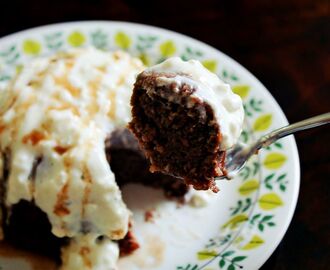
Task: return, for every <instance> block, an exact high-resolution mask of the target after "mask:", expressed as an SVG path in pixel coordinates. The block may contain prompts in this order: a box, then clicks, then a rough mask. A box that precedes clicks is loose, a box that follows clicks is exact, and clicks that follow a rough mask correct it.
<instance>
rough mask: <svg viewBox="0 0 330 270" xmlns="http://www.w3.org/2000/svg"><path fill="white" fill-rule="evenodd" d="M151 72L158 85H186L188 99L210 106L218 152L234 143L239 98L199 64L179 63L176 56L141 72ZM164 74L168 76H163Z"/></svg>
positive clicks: (238, 124) (240, 116)
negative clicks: (217, 131)
mask: <svg viewBox="0 0 330 270" xmlns="http://www.w3.org/2000/svg"><path fill="white" fill-rule="evenodd" d="M153 72H154V73H158V74H159V76H158V78H157V84H158V85H159V86H162V85H167V84H171V83H174V84H176V85H178V87H179V86H181V85H182V84H188V85H190V86H192V87H193V88H194V89H195V92H194V93H193V94H192V96H194V97H197V98H199V99H200V100H201V101H204V102H206V103H208V104H209V105H210V106H211V107H212V109H213V111H214V114H215V116H216V119H217V121H218V123H219V126H220V131H221V134H222V142H221V146H220V148H221V150H227V149H229V148H230V147H232V146H233V145H234V144H235V143H236V142H237V140H238V137H239V136H240V133H241V131H242V125H243V119H244V109H243V104H242V100H241V98H240V97H239V96H238V95H236V94H234V93H233V92H232V90H231V88H230V85H229V84H227V83H224V82H223V81H222V80H220V78H219V77H218V76H217V75H216V74H214V73H212V72H210V71H209V70H208V69H206V68H205V67H204V66H203V65H202V64H201V63H200V62H199V61H197V60H189V61H183V60H181V59H180V58H179V57H172V58H169V59H167V60H165V61H164V62H162V63H160V64H158V65H155V66H153V67H150V68H148V69H146V70H145V73H153ZM162 74H163V75H164V76H162ZM168 74H169V75H171V77H169V76H166V75H168Z"/></svg>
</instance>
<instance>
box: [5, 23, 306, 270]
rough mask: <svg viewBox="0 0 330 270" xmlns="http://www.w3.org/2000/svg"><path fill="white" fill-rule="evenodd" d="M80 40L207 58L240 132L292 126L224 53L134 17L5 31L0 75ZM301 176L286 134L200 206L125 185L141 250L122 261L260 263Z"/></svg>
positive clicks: (167, 265) (283, 224)
mask: <svg viewBox="0 0 330 270" xmlns="http://www.w3.org/2000/svg"><path fill="white" fill-rule="evenodd" d="M80 46H95V47H97V48H100V49H104V50H114V49H122V50H127V51H129V52H130V53H131V54H133V55H135V56H138V57H140V58H141V59H142V60H143V61H144V63H145V64H147V65H150V64H153V63H156V62H160V61H162V60H164V59H165V58H167V57H170V56H174V55H178V56H181V57H182V58H184V59H190V58H194V59H198V60H200V61H202V63H203V64H204V65H205V66H206V67H207V68H209V69H210V70H211V71H213V72H215V73H216V74H218V75H219V76H220V77H221V78H222V79H223V80H225V81H227V82H228V83H230V84H231V85H232V86H233V89H234V91H235V92H237V93H238V94H240V95H241V97H242V98H243V101H244V104H245V105H244V106H245V111H246V122H245V128H244V132H243V134H242V140H244V141H246V142H250V141H251V140H253V139H255V138H257V137H259V136H260V135H262V134H263V133H266V132H269V131H270V130H272V129H274V128H277V127H280V126H283V125H286V124H287V120H286V118H285V116H284V114H283V112H282V110H281V109H280V107H279V105H278V104H277V103H276V101H275V100H274V98H273V97H272V96H271V95H270V93H269V92H268V91H267V89H266V88H265V87H264V86H263V85H262V84H261V83H260V82H259V81H258V80H257V79H256V78H255V77H254V76H253V75H252V74H251V73H250V72H248V71H247V70H246V69H245V68H243V67H242V66H241V65H240V64H238V63H237V62H235V61H234V60H232V59H231V58H229V57H228V56H226V55H225V54H223V53H221V52H220V51H218V50H216V49H214V48H212V47H210V46H208V45H206V44H204V43H202V42H199V41H197V40H194V39H192V38H189V37H187V36H183V35H180V34H177V33H174V32H171V31H167V30H163V29H160V28H155V27H151V26H145V25H138V24H132V23H124V22H102V21H95V22H75V23H63V24H56V25H50V26H44V27H39V28H34V29H31V30H27V31H23V32H20V33H17V34H13V35H10V36H8V37H5V38H2V39H0V82H1V81H2V82H5V81H7V80H9V79H10V78H11V77H12V76H13V74H14V73H15V72H17V71H19V69H20V65H21V64H22V63H23V62H24V61H28V60H29V59H31V58H33V57H37V56H39V55H42V54H52V53H54V52H56V51H58V50H63V49H66V48H70V47H80ZM299 174H300V169H299V158H298V153H297V148H296V144H295V141H294V138H293V137H290V138H285V139H282V140H281V141H279V142H278V143H276V144H274V145H272V146H271V147H269V149H266V150H263V151H261V152H260V154H259V155H258V156H257V157H255V158H254V159H252V160H251V161H250V162H249V163H248V165H247V166H246V168H245V169H244V170H243V171H242V173H241V174H240V175H239V176H238V177H237V178H236V179H234V180H232V181H221V182H219V187H220V189H221V191H220V193H218V194H217V195H214V194H213V195H212V194H211V195H210V194H208V193H205V194H203V196H204V197H205V199H206V200H207V202H208V204H207V206H206V207H203V208H194V207H191V206H190V205H184V206H182V207H178V205H177V204H176V203H175V202H170V201H167V200H165V199H164V198H163V196H162V193H161V192H160V191H155V190H152V189H150V188H145V187H136V186H134V185H133V186H132V185H130V186H127V187H126V188H124V197H125V199H126V201H127V203H128V206H129V207H130V209H132V210H133V212H134V219H135V226H134V232H135V234H136V235H137V238H138V240H139V242H140V244H141V248H140V249H139V250H138V251H137V252H136V253H135V254H134V255H132V256H129V257H126V258H124V259H121V260H120V262H119V269H120V270H127V269H130V270H134V269H153V270H156V269H157V270H160V269H162V270H171V269H173V270H197V269H203V270H214V269H228V270H235V269H236V270H238V269H249V270H250V269H258V268H259V267H260V266H261V265H262V264H263V263H264V262H265V261H266V260H267V259H268V257H269V256H270V255H271V254H272V252H273V251H274V249H275V248H276V246H277V245H278V244H279V242H280V241H281V239H282V237H283V235H284V233H285V232H286V230H287V228H288V225H289V223H290V221H291V218H292V215H293V212H294V209H295V206H296V202H297V197H298V191H299V181H300V175H299ZM133 189H134V192H132V190H133ZM133 194H134V195H133ZM151 209H152V210H153V213H154V216H155V218H154V222H146V221H145V220H144V214H145V211H147V210H151ZM23 264H24V263H23V262H22V260H21V259H15V258H14V259H8V258H4V257H0V266H2V269H22V267H23ZM24 265H26V264H24Z"/></svg>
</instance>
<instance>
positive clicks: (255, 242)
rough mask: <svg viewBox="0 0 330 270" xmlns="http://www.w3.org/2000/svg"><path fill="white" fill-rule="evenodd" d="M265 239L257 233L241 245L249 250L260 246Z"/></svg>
mask: <svg viewBox="0 0 330 270" xmlns="http://www.w3.org/2000/svg"><path fill="white" fill-rule="evenodd" d="M263 243H265V241H264V240H263V239H262V238H261V237H260V236H258V235H254V236H252V238H251V240H250V241H249V242H248V243H247V244H246V245H245V246H244V247H242V249H243V250H250V249H254V248H257V247H259V246H261V245H262V244H263Z"/></svg>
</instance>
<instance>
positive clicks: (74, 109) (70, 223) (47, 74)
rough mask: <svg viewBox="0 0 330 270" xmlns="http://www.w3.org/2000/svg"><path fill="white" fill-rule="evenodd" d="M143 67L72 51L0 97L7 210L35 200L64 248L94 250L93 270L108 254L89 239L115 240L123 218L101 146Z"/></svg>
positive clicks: (39, 66) (41, 63)
mask: <svg viewBox="0 0 330 270" xmlns="http://www.w3.org/2000/svg"><path fill="white" fill-rule="evenodd" d="M142 69H143V65H142V63H141V62H140V60H138V59H135V58H132V57H130V56H129V55H128V54H127V53H124V52H113V53H108V52H102V51H98V50H96V49H92V48H88V49H76V50H70V51H68V52H65V53H64V52H63V53H58V54H56V55H54V56H50V57H43V58H38V59H35V60H33V61H31V62H30V63H28V64H27V65H26V66H25V67H24V68H23V70H22V71H21V73H20V74H19V75H18V76H17V77H16V78H15V79H14V80H13V81H12V82H11V83H10V85H9V86H8V87H7V89H4V90H3V91H2V92H0V93H1V96H0V104H1V108H0V172H1V173H2V171H3V170H2V169H1V168H2V167H3V165H4V164H3V163H4V155H7V156H8V157H9V164H8V167H9V168H8V171H9V177H8V179H7V183H6V185H7V189H6V193H5V204H6V206H7V207H8V208H9V209H10V207H11V205H13V204H15V203H18V202H19V201H20V200H27V201H34V203H35V204H36V205H37V206H38V207H39V208H40V209H41V210H43V211H44V212H45V213H46V214H47V216H48V218H49V221H50V223H51V225H52V232H53V234H55V235H56V236H58V237H64V236H67V237H74V239H75V240H74V243H72V244H71V245H70V247H69V248H68V250H75V249H76V246H75V245H78V246H79V245H83V244H84V243H85V244H86V243H87V245H89V246H90V247H91V249H93V248H94V247H97V250H98V251H100V255H97V254H96V253H97V252H98V251H91V252H92V253H91V254H92V255H91V256H92V257H93V258H90V259H91V262H92V263H93V262H94V261H95V263H96V264H97V265H100V264H101V261H102V260H106V259H101V257H100V256H102V254H103V255H104V253H107V252H108V251H109V249H115V248H114V247H113V245H114V244H110V243H105V242H104V243H103V244H99V245H97V246H95V245H94V244H95V243H94V242H95V240H96V238H97V237H98V236H100V235H104V236H106V237H108V239H121V238H123V237H124V236H125V234H126V233H127V230H128V220H129V216H130V212H129V210H128V209H127V207H126V205H125V204H124V202H123V200H122V196H121V192H120V190H119V188H118V186H117V184H116V182H115V177H114V174H113V173H112V171H111V169H110V167H109V164H108V162H107V159H106V155H105V151H104V149H105V145H104V142H105V139H106V136H107V135H109V134H110V133H111V132H112V131H113V130H114V129H115V128H118V127H125V126H126V124H127V123H128V121H129V120H130V117H131V113H130V105H129V104H130V103H129V100H130V96H131V91H132V88H133V83H134V81H135V77H136V74H138V73H139V72H141V71H142ZM36 164H37V165H38V166H37V169H36V170H35V169H34V167H36ZM1 178H2V177H1V175H0V179H1ZM83 234H84V235H87V236H88V237H89V238H88V241H87V240H86V238H82V235H83ZM81 239H83V242H84V243H80V242H79V241H80V240H81ZM86 241H87V242H86ZM93 241H94V242H93ZM108 242H109V241H108ZM110 246H111V247H110ZM113 253H114V254H117V253H118V252H117V251H114V252H113ZM117 255H118V254H117ZM117 255H116V256H117ZM72 256H75V255H72ZM77 256H78V255H77ZM117 257H118V256H117ZM72 258H74V257H69V258H68V259H67V264H68V265H72V260H76V259H72ZM77 260H78V259H77ZM78 265H79V264H78ZM63 269H82V268H79V267H78V268H77V267H76V268H68V267H66V268H63ZM93 269H105V268H100V267H96V266H95V267H94V268H93ZM107 269H108V268H107ZM110 269H112V268H110Z"/></svg>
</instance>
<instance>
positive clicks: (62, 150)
mask: <svg viewBox="0 0 330 270" xmlns="http://www.w3.org/2000/svg"><path fill="white" fill-rule="evenodd" d="M53 149H54V150H55V152H56V153H57V154H59V155H63V154H65V153H66V152H67V151H68V150H69V149H70V147H64V146H60V145H58V146H55V147H54V148H53Z"/></svg>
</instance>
